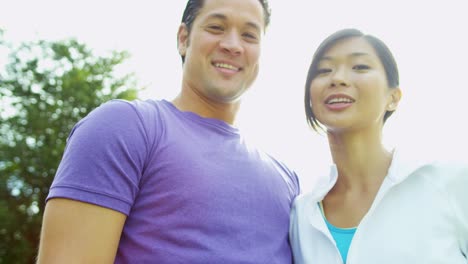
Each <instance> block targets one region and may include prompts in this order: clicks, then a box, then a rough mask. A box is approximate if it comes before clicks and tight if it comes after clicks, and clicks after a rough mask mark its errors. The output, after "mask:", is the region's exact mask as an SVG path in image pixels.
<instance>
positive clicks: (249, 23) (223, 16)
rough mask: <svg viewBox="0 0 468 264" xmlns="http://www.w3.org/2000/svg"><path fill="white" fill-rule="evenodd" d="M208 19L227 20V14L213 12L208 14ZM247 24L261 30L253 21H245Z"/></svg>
mask: <svg viewBox="0 0 468 264" xmlns="http://www.w3.org/2000/svg"><path fill="white" fill-rule="evenodd" d="M208 19H220V20H227V19H228V18H227V16H226V15H223V14H220V13H213V14H211V15H209V16H208ZM246 24H247V26H249V27H252V28H254V29H255V30H257V31H259V32H261V31H262V30H261V28H260V26H259V25H258V24H257V23H254V22H247V23H246Z"/></svg>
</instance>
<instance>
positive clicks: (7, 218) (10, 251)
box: [0, 31, 137, 263]
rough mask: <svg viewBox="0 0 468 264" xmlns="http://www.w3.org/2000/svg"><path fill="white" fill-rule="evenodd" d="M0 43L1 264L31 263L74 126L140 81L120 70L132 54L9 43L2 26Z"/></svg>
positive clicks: (70, 44)
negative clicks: (2, 52)
mask: <svg viewBox="0 0 468 264" xmlns="http://www.w3.org/2000/svg"><path fill="white" fill-rule="evenodd" d="M0 48H8V50H9V54H10V56H9V59H8V62H7V64H6V65H4V66H5V67H4V69H1V68H2V67H0V263H34V261H35V257H36V254H37V248H38V242H39V236H40V228H41V221H42V211H43V209H44V206H45V198H46V196H47V193H48V190H49V187H50V184H51V182H52V180H53V178H54V175H55V172H56V169H57V166H58V164H59V162H60V159H61V156H62V153H63V150H64V147H65V143H66V138H67V136H68V134H69V132H70V130H71V129H72V127H73V125H74V124H75V123H76V122H77V121H78V120H80V119H81V118H82V117H84V116H85V115H86V114H87V113H89V112H90V111H91V110H93V109H94V108H95V107H97V106H99V105H100V104H102V103H103V102H105V101H108V100H110V99H113V98H122V99H128V100H131V99H135V98H136V96H137V89H135V87H136V81H135V77H134V75H133V74H127V75H122V74H120V75H119V74H117V73H116V72H119V70H120V68H119V65H120V64H121V63H122V62H123V61H125V59H127V58H128V53H126V52H112V53H110V54H107V55H100V56H97V55H95V54H94V53H93V52H92V51H91V50H90V49H89V48H88V47H87V46H86V45H84V44H82V43H80V42H78V41H76V40H73V39H70V40H64V41H55V42H48V41H35V42H28V43H23V44H21V45H19V46H17V47H14V48H12V47H11V45H8V44H7V43H6V41H4V39H3V36H2V31H0ZM0 66H1V65H0ZM120 71H121V70H120Z"/></svg>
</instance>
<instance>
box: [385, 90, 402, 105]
mask: <svg viewBox="0 0 468 264" xmlns="http://www.w3.org/2000/svg"><path fill="white" fill-rule="evenodd" d="M400 99H401V89H400V87H396V88H391V89H390V96H389V102H388V103H387V111H395V110H396V109H397V107H398V104H399V103H400Z"/></svg>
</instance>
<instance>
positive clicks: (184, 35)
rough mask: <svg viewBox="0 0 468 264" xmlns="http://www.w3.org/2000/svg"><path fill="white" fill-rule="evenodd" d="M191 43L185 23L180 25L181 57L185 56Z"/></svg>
mask: <svg viewBox="0 0 468 264" xmlns="http://www.w3.org/2000/svg"><path fill="white" fill-rule="evenodd" d="M188 41H189V33H188V29H187V26H186V25H185V23H182V24H180V26H179V30H178V31H177V49H178V50H179V54H180V56H185V53H186V51H187V46H188Z"/></svg>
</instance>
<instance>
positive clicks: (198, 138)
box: [38, 0, 299, 264]
mask: <svg viewBox="0 0 468 264" xmlns="http://www.w3.org/2000/svg"><path fill="white" fill-rule="evenodd" d="M268 20H269V9H268V6H267V3H266V1H259V0H205V1H194V0H189V1H188V3H187V6H186V10H185V12H184V15H183V19H182V24H181V26H180V28H179V31H178V34H177V37H178V50H179V53H180V55H181V56H182V60H183V76H182V89H181V92H180V94H179V95H178V96H177V97H176V98H175V99H174V100H173V101H172V102H168V101H165V100H161V101H155V100H148V101H144V102H142V101H134V102H127V101H119V100H114V101H111V102H108V103H105V104H103V105H102V106H100V107H98V108H97V109H95V110H94V111H93V112H91V113H90V114H89V115H88V116H87V117H85V118H84V119H83V120H81V121H80V122H79V123H78V124H77V125H76V126H75V128H74V129H73V130H72V132H71V134H70V137H69V140H68V143H67V147H66V150H65V153H64V156H63V159H62V161H61V164H60V166H59V169H58V171H57V175H56V177H55V179H54V182H53V184H52V186H51V189H50V193H49V196H48V198H47V199H48V202H47V205H46V209H45V212H44V221H43V229H42V234H41V245H40V248H39V256H38V262H39V263H112V262H115V263H223V264H226V263H255V264H258V263H268V264H273V263H291V253H290V247H289V243H288V225H289V210H290V205H291V202H292V200H293V198H294V197H295V196H296V195H297V194H298V192H299V186H298V181H297V177H296V175H295V174H294V173H293V172H291V171H289V170H288V169H287V168H286V167H284V166H283V165H282V164H281V163H280V162H278V161H276V160H275V159H273V158H272V157H270V156H268V155H266V154H264V153H262V152H260V151H258V150H256V149H255V148H253V147H252V146H250V145H249V144H247V143H246V142H245V140H244V139H243V138H242V137H241V136H240V134H239V131H238V129H237V128H235V127H233V126H232V124H233V123H234V120H235V116H236V113H237V111H238V109H239V105H240V97H241V95H242V94H243V93H244V92H245V91H246V90H247V89H248V88H249V87H250V85H251V84H252V82H253V81H254V80H255V78H256V76H257V72H258V60H259V55H260V43H261V39H262V35H263V33H264V30H265V27H266V26H267V24H268Z"/></svg>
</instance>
